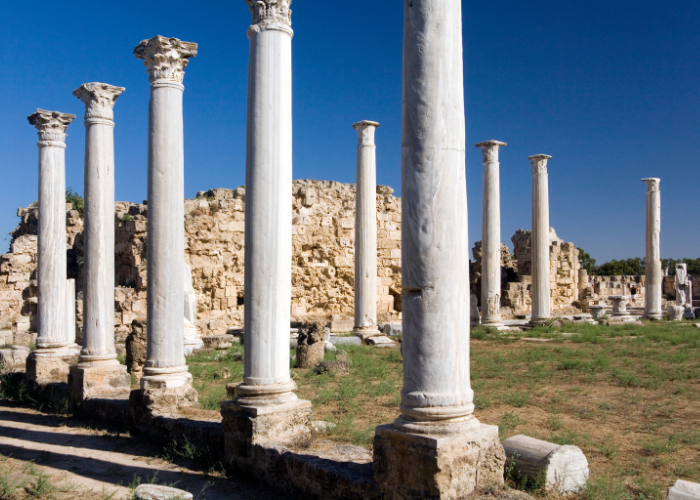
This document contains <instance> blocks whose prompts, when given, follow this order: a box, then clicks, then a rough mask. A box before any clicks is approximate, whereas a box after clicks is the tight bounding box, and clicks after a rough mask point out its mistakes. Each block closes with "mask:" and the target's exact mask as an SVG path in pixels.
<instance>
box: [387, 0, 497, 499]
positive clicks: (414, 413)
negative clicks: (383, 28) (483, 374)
mask: <svg viewBox="0 0 700 500" xmlns="http://www.w3.org/2000/svg"><path fill="white" fill-rule="evenodd" d="M403 40H404V46H403V111H402V155H401V164H402V165H401V171H402V196H401V202H402V217H403V222H402V229H401V236H402V237H401V252H402V278H403V343H402V349H403V359H404V361H403V363H404V375H403V389H402V391H401V405H400V410H401V415H400V416H399V417H398V418H397V420H396V421H395V422H394V423H393V424H389V425H383V426H379V427H377V429H376V434H375V439H374V477H375V480H376V482H377V485H378V486H379V488H380V491H381V492H382V494H383V495H384V496H385V497H387V498H425V492H426V491H428V492H430V497H431V498H446V499H447V498H449V499H452V498H455V499H456V498H462V497H464V496H467V495H468V494H470V493H471V492H472V491H473V490H474V489H475V488H482V487H490V486H494V485H497V484H503V468H502V467H503V464H504V462H505V454H504V452H503V447H502V446H501V443H500V441H499V439H498V428H497V427H496V426H487V425H482V424H480V423H479V421H478V420H477V419H476V417H475V416H474V403H473V399H474V392H473V391H472V389H471V386H470V377H469V319H470V316H469V300H470V293H469V246H468V238H467V184H466V176H465V117H464V87H463V71H462V67H463V63H462V12H461V2H455V1H452V0H404V38H403Z"/></svg>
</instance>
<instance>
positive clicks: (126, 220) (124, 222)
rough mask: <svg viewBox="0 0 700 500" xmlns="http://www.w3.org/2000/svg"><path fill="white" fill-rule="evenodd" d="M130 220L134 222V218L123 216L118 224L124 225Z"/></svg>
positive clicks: (127, 215)
mask: <svg viewBox="0 0 700 500" xmlns="http://www.w3.org/2000/svg"><path fill="white" fill-rule="evenodd" d="M131 220H134V218H133V217H132V216H131V215H129V214H124V215H122V218H121V221H120V222H121V223H122V224H126V223H127V222H129V221H131Z"/></svg>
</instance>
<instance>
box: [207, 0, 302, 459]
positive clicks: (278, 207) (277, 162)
mask: <svg viewBox="0 0 700 500" xmlns="http://www.w3.org/2000/svg"><path fill="white" fill-rule="evenodd" d="M246 3H247V4H248V7H249V9H250V13H251V16H252V24H251V26H250V27H249V28H248V39H249V40H250V52H249V61H248V113H247V129H246V200H245V318H244V323H245V356H244V360H245V364H244V369H243V383H242V384H240V385H238V386H237V389H236V391H235V393H231V394H230V395H231V396H232V397H233V398H234V399H233V401H229V402H225V403H223V404H222V407H221V413H222V416H223V425H224V436H225V441H226V455H227V459H228V460H230V461H236V460H249V459H250V457H249V456H247V452H248V451H249V450H250V444H251V441H252V442H257V441H258V440H266V439H268V438H269V437H271V438H274V439H277V440H282V441H284V440H285V439H286V438H289V439H290V440H293V439H296V438H298V437H299V436H300V435H305V436H308V435H309V433H310V430H309V425H310V420H309V418H310V413H311V409H310V406H311V403H310V402H308V401H302V400H299V399H297V396H296V394H295V391H296V384H295V383H294V381H293V380H292V379H291V377H290V376H289V323H290V304H291V296H292V290H291V286H292V285H291V283H292V279H291V273H292V269H291V261H292V36H293V31H292V28H291V24H292V22H291V10H290V8H289V5H290V3H291V0H246ZM259 419H261V420H259ZM252 421H255V422H257V423H256V424H255V426H254V428H252V429H251V428H250V425H251V424H250V423H251V422H252ZM268 432H269V433H270V436H268V435H267V434H268ZM242 450H243V451H242Z"/></svg>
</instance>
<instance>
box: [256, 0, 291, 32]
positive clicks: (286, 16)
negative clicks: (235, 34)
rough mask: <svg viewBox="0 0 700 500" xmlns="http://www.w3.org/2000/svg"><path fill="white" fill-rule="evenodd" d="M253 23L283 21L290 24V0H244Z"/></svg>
mask: <svg viewBox="0 0 700 500" xmlns="http://www.w3.org/2000/svg"><path fill="white" fill-rule="evenodd" d="M245 1H246V3H247V4H248V8H249V9H250V14H251V16H252V17H253V21H252V23H253V24H269V23H283V24H286V25H287V26H291V25H292V10H291V9H290V8H289V6H290V5H291V4H292V0H245Z"/></svg>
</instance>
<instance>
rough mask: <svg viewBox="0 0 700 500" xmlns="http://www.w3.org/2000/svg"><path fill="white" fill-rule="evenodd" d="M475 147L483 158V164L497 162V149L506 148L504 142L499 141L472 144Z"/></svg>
mask: <svg viewBox="0 0 700 500" xmlns="http://www.w3.org/2000/svg"><path fill="white" fill-rule="evenodd" d="M474 146H475V147H477V148H481V154H482V155H483V157H484V163H490V162H494V161H495V162H497V161H498V148H499V147H502V146H507V144H506V143H505V142H501V141H484V142H480V143H479V144H474Z"/></svg>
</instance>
